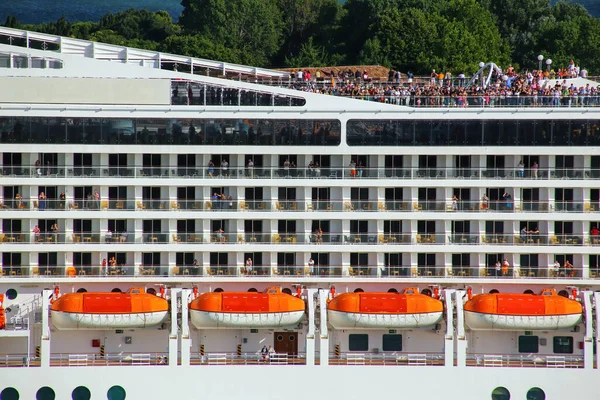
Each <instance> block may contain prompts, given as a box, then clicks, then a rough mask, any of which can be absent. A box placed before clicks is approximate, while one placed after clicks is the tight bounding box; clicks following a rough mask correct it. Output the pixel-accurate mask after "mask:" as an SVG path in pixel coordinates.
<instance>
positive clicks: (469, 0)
mask: <svg viewBox="0 0 600 400" xmlns="http://www.w3.org/2000/svg"><path fill="white" fill-rule="evenodd" d="M413 3H414V4H416V3H418V1H417V0H415V1H413ZM371 30H372V37H370V38H368V39H367V40H366V41H365V42H364V44H362V45H361V48H360V52H359V57H358V63H361V64H363V63H372V62H380V63H382V64H384V65H386V66H388V67H394V68H400V69H404V70H411V71H412V72H414V73H429V72H430V71H431V69H432V68H435V69H436V70H438V71H440V70H443V71H444V72H446V71H447V70H451V71H453V72H464V73H471V72H474V71H475V70H476V69H477V64H478V63H479V62H480V61H486V62H487V61H495V62H497V63H500V64H503V63H505V62H507V61H508V51H507V48H506V46H505V44H504V43H503V41H502V38H501V37H500V35H499V33H498V30H497V29H496V27H495V25H494V23H493V21H492V17H491V15H490V13H489V12H488V11H487V10H485V9H483V8H482V7H481V6H480V5H479V4H478V3H477V2H476V0H448V1H446V2H444V3H443V4H438V5H437V7H433V8H432V5H431V4H426V6H422V5H421V6H420V7H403V8H399V7H397V6H396V7H392V8H389V9H388V10H387V11H386V12H385V13H384V14H382V15H380V16H379V17H378V20H377V21H376V23H375V24H374V25H373V27H372V29H371Z"/></svg>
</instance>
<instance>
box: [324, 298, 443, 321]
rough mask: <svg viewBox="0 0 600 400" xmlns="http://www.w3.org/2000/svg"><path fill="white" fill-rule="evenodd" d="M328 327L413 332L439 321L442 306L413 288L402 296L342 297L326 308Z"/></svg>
mask: <svg viewBox="0 0 600 400" xmlns="http://www.w3.org/2000/svg"><path fill="white" fill-rule="evenodd" d="M327 308H328V309H327V317H328V319H329V323H330V324H331V326H333V327H334V328H336V329H351V328H370V329H373V328H381V329H388V328H400V329H412V328H421V327H427V326H432V325H435V324H437V323H438V322H440V321H441V319H442V316H443V312H444V305H443V303H442V302H441V301H440V300H438V299H435V298H432V297H430V296H427V295H424V294H420V293H419V291H418V290H417V289H416V288H407V289H405V290H404V291H403V292H402V293H376V292H371V293H369V292H360V293H343V294H340V295H338V296H336V297H334V298H333V300H331V301H330V302H329V305H328V307H327Z"/></svg>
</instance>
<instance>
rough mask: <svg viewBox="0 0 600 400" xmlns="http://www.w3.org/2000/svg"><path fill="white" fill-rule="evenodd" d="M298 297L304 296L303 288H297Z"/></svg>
mask: <svg viewBox="0 0 600 400" xmlns="http://www.w3.org/2000/svg"><path fill="white" fill-rule="evenodd" d="M296 295H297V296H298V297H300V296H301V295H302V286H300V285H298V286H297V287H296Z"/></svg>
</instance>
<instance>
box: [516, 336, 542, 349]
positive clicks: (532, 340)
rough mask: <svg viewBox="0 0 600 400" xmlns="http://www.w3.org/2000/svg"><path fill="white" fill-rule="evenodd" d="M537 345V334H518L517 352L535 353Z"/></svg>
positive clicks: (538, 345)
mask: <svg viewBox="0 0 600 400" xmlns="http://www.w3.org/2000/svg"><path fill="white" fill-rule="evenodd" d="M539 347H540V344H539V338H538V337H537V336H519V353H537V352H538V351H539Z"/></svg>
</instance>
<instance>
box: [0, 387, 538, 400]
mask: <svg viewBox="0 0 600 400" xmlns="http://www.w3.org/2000/svg"><path fill="white" fill-rule="evenodd" d="M3 398H4V397H3ZM527 400H546V393H544V391H543V390H542V389H540V388H538V387H534V388H531V389H529V391H528V392H527Z"/></svg>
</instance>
